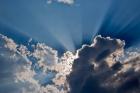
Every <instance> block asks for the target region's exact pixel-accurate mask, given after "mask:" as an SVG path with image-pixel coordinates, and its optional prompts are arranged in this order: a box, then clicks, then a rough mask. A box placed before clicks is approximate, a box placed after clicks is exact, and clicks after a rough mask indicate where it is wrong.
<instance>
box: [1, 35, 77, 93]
mask: <svg viewBox="0 0 140 93" xmlns="http://www.w3.org/2000/svg"><path fill="white" fill-rule="evenodd" d="M0 42H1V43H0V60H1V62H0V81H1V85H0V92H1V93H3V92H6V93H67V88H66V87H67V86H66V75H67V74H69V72H70V71H71V67H72V62H73V60H74V56H73V54H72V53H71V52H67V53H65V54H64V56H62V57H61V58H59V57H58V56H57V51H56V50H53V49H52V48H50V47H48V46H46V45H45V44H43V43H37V44H35V45H31V47H32V51H29V50H28V48H27V47H26V46H24V45H18V44H16V43H15V42H14V41H13V40H12V39H10V38H8V37H6V36H3V35H1V34H0Z"/></svg>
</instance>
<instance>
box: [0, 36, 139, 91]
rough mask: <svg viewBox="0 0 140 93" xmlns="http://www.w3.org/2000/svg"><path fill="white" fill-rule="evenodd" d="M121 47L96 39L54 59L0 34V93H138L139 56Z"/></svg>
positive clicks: (54, 54)
mask: <svg viewBox="0 0 140 93" xmlns="http://www.w3.org/2000/svg"><path fill="white" fill-rule="evenodd" d="M29 41H30V40H29ZM124 45H125V43H124V41H122V40H120V39H112V38H109V37H101V36H97V37H96V38H95V39H94V40H93V43H92V44H91V45H83V46H82V48H81V49H79V50H77V52H76V54H74V53H72V52H70V51H67V52H66V53H64V54H63V56H62V57H58V54H57V51H56V50H54V49H52V48H50V47H48V46H46V45H45V44H43V43H36V44H35V45H30V47H32V50H31V51H29V50H28V48H27V47H26V46H24V45H19V44H16V43H15V42H14V41H13V40H12V39H10V38H8V37H6V36H4V35H1V34H0V82H1V84H0V93H139V92H140V53H139V52H138V51H134V50H133V49H129V50H127V51H124V49H123V47H124Z"/></svg>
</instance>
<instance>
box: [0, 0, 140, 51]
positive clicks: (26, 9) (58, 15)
mask: <svg viewBox="0 0 140 93" xmlns="http://www.w3.org/2000/svg"><path fill="white" fill-rule="evenodd" d="M48 2H49V1H47V0H24V1H23V0H14V1H11V0H1V1H0V23H1V24H2V25H1V27H2V26H4V27H5V28H9V29H11V30H13V31H15V33H16V32H17V33H21V34H23V35H25V36H28V37H31V38H33V39H34V40H36V41H39V42H45V43H46V44H47V45H49V46H51V47H53V48H55V49H59V50H60V51H66V50H70V51H75V50H76V49H78V48H80V47H81V45H82V44H85V43H86V44H90V43H91V42H92V40H93V38H94V37H95V36H96V35H97V34H101V35H103V36H111V37H115V38H121V39H124V40H126V41H127V42H128V45H132V43H134V42H135V41H136V40H137V41H138V40H139V29H140V28H139V27H140V26H139V25H140V24H139V17H140V16H139V15H140V12H139V9H140V6H139V4H140V1H139V0H134V1H132V0H123V1H121V0H117V1H113V0H106V1H105V0H88V1H87V0H74V2H72V4H71V3H70V4H69V3H68V4H67V3H63V0H62V2H61V0H60V2H59V1H56V0H54V1H53V0H52V2H51V1H50V2H51V3H48ZM130 25H131V26H130ZM1 29H2V28H1Z"/></svg>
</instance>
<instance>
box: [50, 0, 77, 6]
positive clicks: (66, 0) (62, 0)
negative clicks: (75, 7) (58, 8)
mask: <svg viewBox="0 0 140 93" xmlns="http://www.w3.org/2000/svg"><path fill="white" fill-rule="evenodd" d="M74 1H75V0H47V4H51V3H52V2H58V3H63V4H68V5H72V4H74Z"/></svg>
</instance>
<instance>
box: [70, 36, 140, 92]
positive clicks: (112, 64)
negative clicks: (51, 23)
mask: <svg viewBox="0 0 140 93" xmlns="http://www.w3.org/2000/svg"><path fill="white" fill-rule="evenodd" d="M124 45H125V43H124V41H121V40H119V39H111V38H109V37H106V38H104V37H101V36H97V37H96V38H95V39H94V42H93V44H91V45H84V46H83V47H82V48H81V49H79V50H78V51H77V56H78V58H77V59H75V60H74V62H73V65H72V71H71V73H70V74H69V75H68V78H67V80H68V83H69V87H70V93H139V91H140V90H139V86H140V82H139V81H140V79H139V78H140V73H139V69H138V68H139V65H138V64H139V62H140V59H139V57H140V56H139V55H137V56H138V57H134V56H133V57H134V58H132V56H131V57H129V59H128V58H127V57H125V56H123V54H124V50H123V47H124ZM122 56H123V57H125V58H124V59H125V60H126V59H127V60H128V61H127V62H125V60H121V58H120V57H122ZM119 58H120V59H119ZM128 65H129V68H128ZM126 68H127V70H125V69H126Z"/></svg>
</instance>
